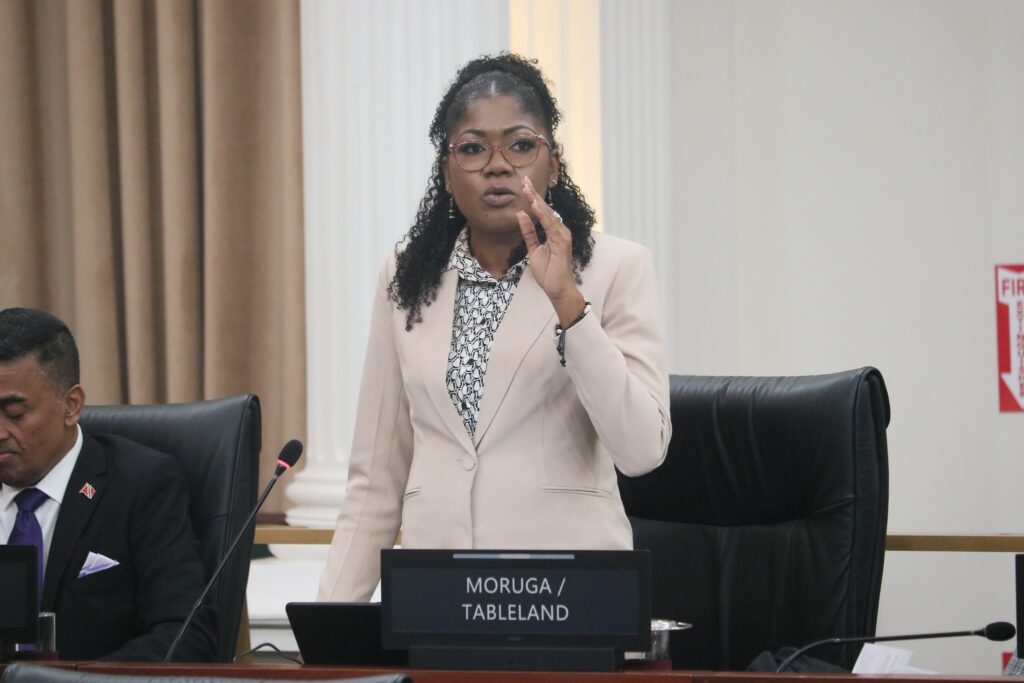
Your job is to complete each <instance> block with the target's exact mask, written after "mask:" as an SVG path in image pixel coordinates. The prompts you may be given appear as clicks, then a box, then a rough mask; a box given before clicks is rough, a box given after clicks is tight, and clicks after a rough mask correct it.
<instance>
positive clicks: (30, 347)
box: [0, 308, 215, 661]
mask: <svg viewBox="0 0 1024 683" xmlns="http://www.w3.org/2000/svg"><path fill="white" fill-rule="evenodd" d="M78 382H79V379H78V349H77V347H76V345H75V340H74V338H73V337H72V336H71V332H70V331H69V330H68V328H67V326H65V325H64V323H62V322H61V321H60V320H58V319H57V318H55V317H53V316H51V315H49V314H48V313H44V312H42V311H37V310H31V309H23V308H9V309H6V310H3V311H0V542H8V543H12V544H13V543H17V544H25V545H36V546H37V547H39V548H40V558H41V571H42V573H43V575H44V577H45V578H43V580H42V583H41V586H42V605H41V607H40V609H41V610H42V611H49V612H55V613H56V615H57V650H58V652H59V655H60V657H61V658H62V659H77V660H90V659H107V660H123V661H146V660H155V661H159V660H162V659H163V658H164V655H165V654H166V653H167V649H168V647H169V646H170V644H171V641H172V640H173V639H174V636H175V634H176V632H177V631H178V629H179V628H180V627H181V625H182V623H183V621H184V620H185V617H186V615H187V614H188V612H189V609H190V608H191V607H192V604H193V603H194V602H195V601H196V599H197V598H198V597H199V594H200V592H201V591H202V588H203V584H204V581H205V570H204V568H203V564H202V561H201V560H200V557H199V545H198V542H197V541H196V537H195V533H194V532H193V529H192V526H191V521H190V519H189V501H188V487H187V484H186V481H185V475H184V472H183V471H182V468H181V465H180V464H179V463H178V461H177V460H175V459H174V458H172V457H171V456H169V455H166V454H164V453H159V452H157V451H154V450H151V449H148V448H145V447H143V446H141V445H139V444H137V443H134V442H132V441H128V440H126V439H122V438H119V437H115V436H104V435H100V434H86V433H84V432H83V431H82V429H81V427H79V426H78V417H79V414H80V412H81V410H82V406H83V404H84V402H85V391H84V390H83V389H82V386H81V385H80V384H79V383H78ZM211 612H212V610H210V609H208V608H204V609H201V610H200V612H199V614H198V615H197V618H196V619H195V620H194V621H193V623H192V626H190V628H189V629H188V632H187V633H186V634H185V636H184V637H183V638H182V641H181V643H179V645H178V648H177V650H176V653H175V659H179V660H186V661H209V660H211V659H213V657H214V647H215V646H214V643H215V635H214V630H213V624H212V623H211V622H212V619H213V615H212V614H211Z"/></svg>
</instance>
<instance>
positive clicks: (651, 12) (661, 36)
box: [600, 0, 680, 368]
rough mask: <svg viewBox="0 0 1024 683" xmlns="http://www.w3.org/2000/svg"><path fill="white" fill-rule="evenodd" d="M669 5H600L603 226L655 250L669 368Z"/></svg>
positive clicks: (644, 1) (653, 0)
mask: <svg viewBox="0 0 1024 683" xmlns="http://www.w3.org/2000/svg"><path fill="white" fill-rule="evenodd" d="M670 5H671V3H670V2H668V0H636V1H635V2H618V1H617V0H602V2H601V37H600V42H601V109H602V121H601V123H602V138H603V148H604V149H603V160H602V161H603V164H602V167H603V170H604V217H603V218H602V219H601V224H602V226H603V229H604V230H605V231H606V232H608V233H610V234H612V235H618V236H620V237H625V238H627V239H631V240H634V241H636V242H639V243H641V244H643V245H645V246H646V247H647V248H649V249H650V250H651V254H652V255H653V257H654V268H655V271H656V274H657V277H658V292H659V295H660V297H661V298H660V303H661V308H662V311H663V318H662V319H663V321H664V323H665V341H666V349H667V350H668V352H669V353H668V359H669V362H670V368H671V367H673V364H672V358H673V355H672V350H673V349H674V348H675V344H674V343H673V340H674V338H675V337H676V335H675V334H674V326H673V324H672V318H671V312H672V309H671V307H670V306H669V299H670V298H671V292H672V291H673V289H674V283H673V250H674V247H675V244H674V243H675V238H674V232H675V229H676V227H677V226H676V224H675V221H674V220H673V215H672V203H673V197H674V196H675V194H676V193H678V192H679V191H680V188H679V187H678V186H677V184H676V183H675V182H674V180H673V178H672V174H671V157H672V150H671V144H670V143H671V140H672V128H671V126H670V123H671V117H670V111H669V100H668V94H669V89H670V85H671V84H670V79H669V68H670V62H671V57H672V53H671V51H670V43H669V30H670V22H669V20H670V14H669V11H670Z"/></svg>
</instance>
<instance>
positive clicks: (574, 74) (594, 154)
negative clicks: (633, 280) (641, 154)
mask: <svg viewBox="0 0 1024 683" xmlns="http://www.w3.org/2000/svg"><path fill="white" fill-rule="evenodd" d="M509 15H510V18H509V23H510V26H509V34H510V46H511V50H512V51H513V52H517V53H519V54H521V55H524V56H526V57H534V58H536V59H537V60H538V61H539V63H540V68H541V70H542V71H543V72H544V76H545V77H546V78H547V79H548V80H549V81H550V82H551V89H552V93H553V94H554V96H555V98H556V99H557V100H558V106H559V108H560V109H561V110H562V122H561V124H560V125H559V127H558V132H557V134H556V137H557V139H558V142H559V143H561V145H562V147H563V150H564V152H565V160H566V162H567V164H568V171H569V175H570V176H571V177H572V179H573V182H575V183H576V184H577V185H578V186H579V187H580V189H581V190H582V191H583V196H584V197H586V199H587V203H589V204H590V206H591V208H593V209H594V212H595V213H596V214H597V221H598V225H600V224H601V222H602V220H603V218H604V200H603V197H602V193H603V189H604V187H603V183H602V181H601V178H602V174H601V40H600V33H601V6H600V5H599V4H598V3H596V2H593V0H509ZM598 229H600V228H598Z"/></svg>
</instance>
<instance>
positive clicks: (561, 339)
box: [555, 301, 590, 368]
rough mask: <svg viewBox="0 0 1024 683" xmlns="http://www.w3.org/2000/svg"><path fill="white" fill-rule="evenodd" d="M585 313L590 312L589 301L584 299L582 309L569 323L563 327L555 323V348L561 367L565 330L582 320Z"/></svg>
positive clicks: (563, 354)
mask: <svg viewBox="0 0 1024 683" xmlns="http://www.w3.org/2000/svg"><path fill="white" fill-rule="evenodd" d="M587 313H590V302H589V301H584V302H583V310H582V311H580V314H579V315H578V316H576V318H575V319H573V321H572V322H571V323H569V324H568V325H566V326H565V327H562V325H561V324H560V323H556V324H555V336H556V337H558V343H557V344H556V346H555V348H556V349H557V350H558V359H559V362H560V363H561V364H562V367H563V368H564V367H565V332H566V330H568V329H569V328H570V327H572V326H573V325H575V324H576V323H578V322H579V321H581V320H583V318H584V317H586V315H587Z"/></svg>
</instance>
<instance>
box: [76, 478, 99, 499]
mask: <svg viewBox="0 0 1024 683" xmlns="http://www.w3.org/2000/svg"><path fill="white" fill-rule="evenodd" d="M79 493H81V494H82V495H83V496H85V497H86V498H88V499H89V500H92V497H93V496H95V495H96V489H95V487H93V485H92V484H90V483H89V482H86V483H85V486H83V487H82V488H81V490H79Z"/></svg>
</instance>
